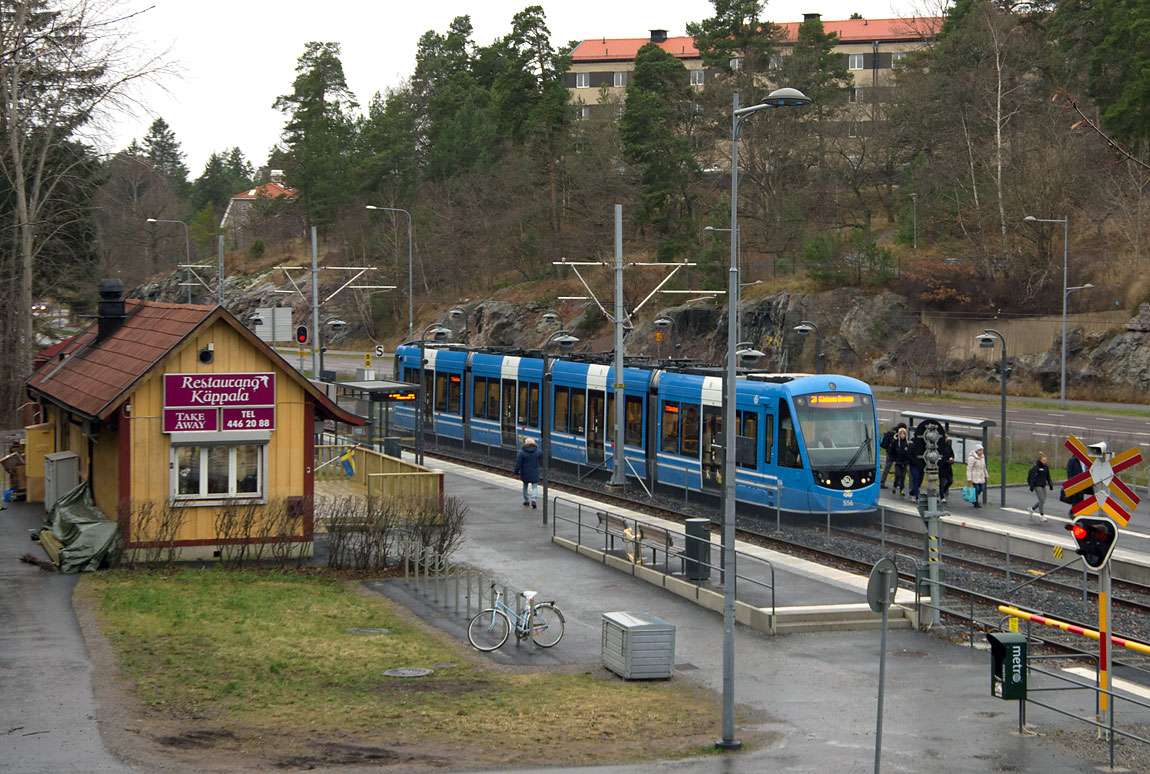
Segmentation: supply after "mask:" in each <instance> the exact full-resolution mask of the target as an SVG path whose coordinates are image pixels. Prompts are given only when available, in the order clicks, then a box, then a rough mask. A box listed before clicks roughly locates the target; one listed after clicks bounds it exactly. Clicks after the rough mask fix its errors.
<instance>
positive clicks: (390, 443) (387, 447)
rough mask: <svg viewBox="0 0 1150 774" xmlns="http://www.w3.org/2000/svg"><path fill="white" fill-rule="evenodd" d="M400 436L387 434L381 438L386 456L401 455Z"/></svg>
mask: <svg viewBox="0 0 1150 774" xmlns="http://www.w3.org/2000/svg"><path fill="white" fill-rule="evenodd" d="M402 441H403V439H402V438H399V437H395V436H388V437H386V438H384V439H383V453H384V454H386V455H387V456H388V457H401V456H402V455H403V449H402Z"/></svg>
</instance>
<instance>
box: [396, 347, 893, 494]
mask: <svg viewBox="0 0 1150 774" xmlns="http://www.w3.org/2000/svg"><path fill="white" fill-rule="evenodd" d="M419 353H420V348H419V347H418V346H417V345H403V346H401V347H399V348H398V350H397V352H396V360H395V363H396V374H395V376H396V378H397V379H399V380H402V381H407V382H412V383H417V382H418V381H419ZM602 357H603V358H606V357H609V356H608V355H604V356H602ZM424 361H425V368H424V400H423V405H422V407H421V410H422V411H423V412H424V428H425V431H426V432H428V433H429V434H434V435H435V436H438V437H441V438H451V439H454V440H458V441H460V442H462V443H463V444H465V445H479V446H486V447H497V448H506V449H509V450H513V449H515V448H517V447H518V446H519V444H520V443H521V442H522V440H523V439H524V438H527V437H533V438H536V439H539V438H540V435H541V433H540V430H541V426H542V421H543V410H542V408H543V407H542V403H541V400H543V397H542V396H543V395H544V394H546V399H547V400H549V401H551V409H552V411H551V417H552V429H551V449H552V452H551V453H552V457H553V458H554V459H557V460H564V461H567V462H570V463H576V464H579V465H586V466H591V467H601V468H602V469H604V470H608V471H609V470H611V468H612V465H613V462H614V459H613V457H614V443H615V438H614V429H615V422H614V417H615V407H614V403H615V391H614V389H613V386H614V367H613V366H612V365H609V364H608V363H607V362H605V361H604V360H601V359H597V358H596V356H574V357H563V358H553V359H552V367H551V377H552V378H551V384H550V385H549V388H548V389H546V390H545V389H544V387H543V359H542V356H541V355H540V354H539V353H537V352H528V351H522V350H503V351H500V350H495V349H488V350H478V349H469V348H463V347H452V346H442V345H431V346H426V347H425V350H424ZM623 383H624V385H625V386H624V401H625V403H624V410H623V413H624V438H623V444H624V447H623V448H624V456H625V460H626V463H627V472H626V475H628V476H631V477H638V478H642V479H644V480H645V481H647V482H648V488H652V487H653V485H654V484H656V483H658V484H663V485H666V486H671V487H676V488H686V489H688V490H691V491H699V492H711V493H715V494H718V493H719V492H720V491H721V489H722V444H723V443H724V436H723V378H722V372H721V371H720V370H719V369H714V368H660V367H658V364H655V363H647V364H640V363H639V362H638V361H633V362H632V364H630V365H628V366H626V367H625V368H624V375H623ZM736 394H737V397H736V407H735V412H736V425H737V436H736V441H735V466H736V480H735V491H736V499H737V500H739V501H742V502H748V503H755V504H758V505H763V506H767V507H770V508H772V509H774V508H779V509H781V510H784V511H792V512H797V513H812V512H813V513H825V512H827V511H828V510H830V511H832V512H836V513H841V512H856V511H870V510H873V509H874V508H875V507H876V504H877V501H878V481H877V471H878V441H877V424H876V417H875V409H874V396H873V393H872V392H871V389H870V387H869V385H867V384H866V383H865V382H862V381H859V380H857V379H853V378H850V377H846V376H829V375H819V376H814V375H809V374H770V373H762V372H753V371H752V372H743V373H741V374H740V378H739V382H738V387H737V393H736ZM415 410H417V407H413V406H412V407H406V408H404V409H399V408H398V407H397V409H396V413H395V418H396V422H397V424H398V425H400V426H402V427H407V428H409V429H412V428H413V426H414V411H415Z"/></svg>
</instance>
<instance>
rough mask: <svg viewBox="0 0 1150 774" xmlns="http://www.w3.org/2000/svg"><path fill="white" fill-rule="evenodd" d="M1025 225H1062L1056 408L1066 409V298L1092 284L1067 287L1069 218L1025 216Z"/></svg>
mask: <svg viewBox="0 0 1150 774" xmlns="http://www.w3.org/2000/svg"><path fill="white" fill-rule="evenodd" d="M1023 220H1024V221H1026V222H1027V223H1061V224H1062V372H1061V376H1060V377H1059V380H1058V385H1059V387H1058V395H1059V399H1058V406H1059V408H1061V409H1063V410H1065V409H1066V297H1067V296H1069V295H1070V294H1071V293H1073V292H1074V291H1076V290H1086V289H1088V288H1092V287H1094V286H1093V285H1092V284H1090V283H1087V284H1085V285H1076V286H1074V287H1072V288H1070V287H1067V286H1066V284H1067V281H1068V274H1069V270H1070V216H1069V215H1067V216H1066V217H1064V218H1036V217H1034V216H1033V215H1027V216H1026V217H1025V218H1023Z"/></svg>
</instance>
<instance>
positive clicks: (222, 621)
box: [81, 568, 719, 765]
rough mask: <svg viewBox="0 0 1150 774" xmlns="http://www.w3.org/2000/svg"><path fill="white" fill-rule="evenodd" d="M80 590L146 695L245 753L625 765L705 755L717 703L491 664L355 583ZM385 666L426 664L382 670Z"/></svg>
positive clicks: (233, 579)
mask: <svg viewBox="0 0 1150 774" xmlns="http://www.w3.org/2000/svg"><path fill="white" fill-rule="evenodd" d="M81 591H82V593H84V594H89V595H90V598H91V601H92V603H93V607H94V610H95V612H96V616H97V620H98V621H99V623H100V626H101V628H102V630H103V632H104V634H105V636H106V637H107V638H108V639H109V641H110V642H111V644H112V646H113V648H114V650H115V651H116V653H117V655H118V659H119V663H120V668H121V671H122V673H123V674H124V676H125V677H126V678H127V679H128V680H129V681H130V682H131V683H132V684H133V685H134V687H135V690H136V692H137V693H138V695H139V697H140V698H141V699H142V701H143V702H144V703H145V704H146V705H148V707H149V708H150V709H151V710H153V711H156V712H159V713H161V714H163V715H165V716H170V717H173V718H180V719H183V720H184V721H185V722H187V723H189V724H191V725H193V726H195V725H198V726H199V727H200V728H201V729H202V730H203V731H204V732H205V733H208V732H209V731H210V730H211V729H227V730H228V734H229V735H231V740H230V742H229V744H233V745H235V746H236V747H237V749H242V750H243V752H244V754H245V755H247V756H248V758H247V760H249V761H250V760H251V756H252V755H253V753H255V752H256V751H258V753H257V754H258V755H260V756H261V757H263V758H265V759H266V760H270V761H272V762H273V763H274V762H276V761H279V762H281V764H282V763H283V762H285V761H290V762H291V763H292V764H293V765H298V764H299V763H300V761H301V760H302V761H303V762H304V763H307V762H308V761H310V760H311V759H310V758H309V757H308V756H309V755H310V754H311V753H313V752H314V751H315V750H316V749H318V747H317V746H318V745H319V744H320V740H330V739H332V738H333V737H334V738H338V739H341V740H343V741H344V742H347V743H350V742H354V743H355V744H358V745H376V746H380V747H382V748H386V749H388V750H408V751H411V750H413V749H417V750H421V751H426V752H427V754H429V755H430V756H431V757H432V758H433V759H434V760H433V764H436V765H478V764H499V765H529V764H530V763H531V762H532V761H535V762H536V763H538V762H539V761H540V755H541V754H542V755H543V757H544V759H545V760H546V761H547V762H548V763H549V764H552V765H554V764H559V763H576V762H584V763H588V762H601V761H608V760H610V761H636V760H646V759H652V758H673V757H681V756H684V755H688V754H698V753H700V752H703V751H706V750H708V749H709V748H710V745H709V743H708V742H709V741H713V738H714V737H715V733H716V730H717V728H718V726H719V707H718V699H717V697H716V696H714V695H713V694H711V693H710V692H705V691H702V690H701V689H699V688H698V687H696V686H693V685H691V684H689V683H688V682H687V681H686V680H683V679H681V678H676V679H673V680H671V681H655V682H624V681H623V680H621V679H617V678H615V677H614V676H610V675H609V673H606V672H605V671H604V670H603V669H601V668H600V667H599V666H598V665H597V664H592V665H587V666H585V667H582V668H580V669H578V670H575V671H572V670H565V671H563V670H561V671H539V669H538V668H535V667H532V668H529V669H528V668H524V669H517V668H509V667H503V666H497V665H494V664H493V663H492V662H491V661H489V660H488V659H487V658H486V657H484V656H481V655H479V654H477V653H475V652H474V651H473V650H471V648H470V646H469V645H467V643H465V642H464V643H460V642H459V641H457V640H456V639H454V638H452V637H451V636H449V635H447V634H444V633H442V632H440V631H439V630H437V629H434V628H431V627H429V626H428V625H427V624H425V623H424V622H423V621H421V620H419V619H418V618H416V617H415V616H413V615H412V614H411V613H410V611H408V610H407V609H406V608H403V607H401V606H397V605H395V604H394V603H392V602H391V601H389V600H387V599H385V598H382V597H380V596H378V595H375V594H372V593H370V592H368V591H366V590H365V589H364V588H363V587H362V586H361V585H360V584H359V583H358V582H355V581H347V580H342V579H337V578H331V577H325V576H323V575H319V574H297V573H278V572H271V571H266V572H264V571H248V572H229V571H225V570H221V569H219V568H210V569H186V570H178V571H175V572H173V573H170V574H161V573H152V572H140V571H136V572H131V571H123V570H120V571H111V572H106V573H100V574H98V575H94V576H88V577H86V578H85V583H84V585H83V586H82V587H81ZM354 627H360V628H372V629H387V630H389V631H390V634H386V635H376V636H365V635H362V634H353V633H349V632H348V631H347V630H348V629H350V628H354ZM507 647H513V646H512V645H511V644H509V645H508V646H507ZM557 647H559V648H562V647H563V643H562V642H561V643H559V645H558V646H557ZM433 665H434V667H433ZM393 667H433V668H434V669H435V671H434V674H433V675H431V676H430V677H425V678H420V679H394V678H388V677H384V676H383V675H382V674H381V673H382V672H383V670H386V669H390V668H393ZM203 738H207V737H203ZM320 760H321V761H322V760H323V759H322V758H321V759H320ZM425 762H426V761H425Z"/></svg>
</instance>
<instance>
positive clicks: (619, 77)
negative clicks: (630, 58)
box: [615, 70, 627, 87]
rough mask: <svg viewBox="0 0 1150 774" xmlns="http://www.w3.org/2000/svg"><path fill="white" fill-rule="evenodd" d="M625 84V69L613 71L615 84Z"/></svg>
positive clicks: (620, 85) (617, 85)
mask: <svg viewBox="0 0 1150 774" xmlns="http://www.w3.org/2000/svg"><path fill="white" fill-rule="evenodd" d="M626 85H627V71H626V70H619V71H616V73H615V86H616V87H622V86H626Z"/></svg>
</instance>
